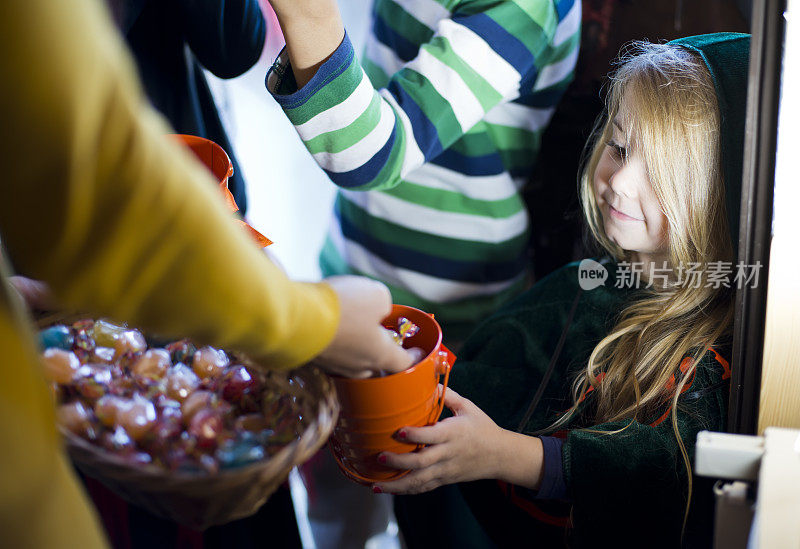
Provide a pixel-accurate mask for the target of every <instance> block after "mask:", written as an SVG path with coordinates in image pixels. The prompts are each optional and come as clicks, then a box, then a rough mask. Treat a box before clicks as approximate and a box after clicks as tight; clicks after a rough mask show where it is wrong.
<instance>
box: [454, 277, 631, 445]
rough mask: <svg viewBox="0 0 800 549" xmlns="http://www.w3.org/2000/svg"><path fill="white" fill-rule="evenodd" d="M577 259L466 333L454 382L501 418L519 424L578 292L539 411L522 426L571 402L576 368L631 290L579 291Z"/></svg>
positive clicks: (540, 422)
mask: <svg viewBox="0 0 800 549" xmlns="http://www.w3.org/2000/svg"><path fill="white" fill-rule="evenodd" d="M579 292H580V288H579V286H578V266H577V263H571V264H569V265H566V266H565V267H562V268H561V269H559V270H557V271H555V272H553V273H552V274H551V275H549V276H547V277H545V278H543V279H542V280H541V281H539V282H538V283H537V284H536V285H535V286H534V287H533V288H531V289H530V290H528V291H527V292H526V293H524V294H523V295H521V296H520V297H518V298H517V299H516V300H514V301H512V302H510V303H509V304H508V305H506V306H505V307H503V308H502V309H500V310H499V311H498V312H497V313H496V314H494V315H493V316H492V317H490V318H489V319H487V320H486V321H485V322H484V323H483V324H481V325H480V326H478V328H477V329H476V330H475V331H474V332H473V333H472V335H471V336H470V337H469V338H468V339H467V341H466V342H465V344H464V347H463V348H462V349H461V351H460V352H459V359H458V361H457V362H456V363H455V366H454V368H453V371H452V373H451V374H450V385H451V387H453V389H455V390H456V391H457V392H459V393H460V394H461V395H462V396H465V397H466V398H468V399H470V400H472V401H473V402H474V403H475V404H476V405H477V406H478V407H480V408H481V409H482V410H483V411H484V412H486V413H487V414H488V415H489V416H490V417H491V418H492V419H493V420H494V421H495V422H496V423H497V424H498V425H500V426H501V427H503V428H506V429H512V430H516V429H517V427H518V426H519V422H520V420H521V419H522V417H523V416H524V414H525V411H526V409H527V408H528V404H529V402H530V400H531V398H532V396H533V394H534V393H535V392H536V390H537V388H538V387H539V385H540V384H541V382H542V377H543V375H544V373H545V371H546V370H547V366H548V364H549V363H550V360H551V358H552V356H553V352H554V350H555V348H556V346H557V343H558V339H559V337H560V336H561V333H562V331H563V329H564V326H565V323H566V320H567V317H568V316H569V311H570V309H571V307H572V305H573V302H574V300H575V298H576V297H577V298H578V305H577V307H578V308H577V309H576V312H575V315H574V318H573V320H572V323H571V325H570V328H569V331H568V332H567V337H566V340H565V344H564V347H563V350H562V352H561V354H560V355H559V357H558V360H557V362H556V367H555V369H554V371H553V375H552V377H551V378H550V381H549V383H548V384H547V387H546V389H545V392H544V396H543V398H542V401H541V403H540V405H539V406H538V407H537V410H536V413H535V414H534V415H533V417H532V418H531V420H530V421H529V422H528V424H527V425H526V426H525V428H524V429H523V431H526V432H527V431H533V430H536V429H541V428H544V427H546V426H547V425H549V424H550V423H551V422H552V421H553V419H554V418H555V417H557V415H558V414H559V413H560V412H562V411H564V410H565V409H567V408H569V406H570V404H571V399H570V394H569V393H570V391H569V387H570V384H571V381H572V377H573V374H574V372H575V371H576V369H579V368H581V367H582V366H583V365H585V364H586V360H587V359H588V357H589V354H590V353H591V350H592V349H593V348H594V346H595V345H596V344H597V342H598V341H600V339H601V338H602V337H603V336H605V335H606V334H607V333H608V331H609V329H610V328H611V326H612V325H613V322H614V320H615V317H616V314H617V312H618V311H619V310H620V307H621V304H622V303H623V302H624V300H625V299H626V295H627V293H626V291H624V290H619V289H616V288H606V287H599V288H596V289H594V290H590V291H586V292H582V293H580V295H579Z"/></svg>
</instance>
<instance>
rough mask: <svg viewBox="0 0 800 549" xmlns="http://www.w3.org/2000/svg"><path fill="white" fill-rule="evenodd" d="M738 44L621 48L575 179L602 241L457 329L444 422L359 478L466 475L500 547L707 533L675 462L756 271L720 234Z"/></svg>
mask: <svg viewBox="0 0 800 549" xmlns="http://www.w3.org/2000/svg"><path fill="white" fill-rule="evenodd" d="M748 52H749V36H748V35H742V34H734V33H717V34H711V35H702V36H695V37H690V38H685V39H681V40H677V41H673V42H670V43H667V44H650V43H637V44H634V45H633V46H632V47H631V48H630V50H629V52H628V53H627V54H626V55H625V57H624V58H623V59H622V61H621V64H620V66H619V68H618V69H617V71H616V72H615V75H614V76H613V78H612V82H611V85H610V91H609V94H608V97H607V113H606V116H605V119H604V122H603V124H602V125H601V127H600V129H599V131H598V132H596V135H595V138H594V141H593V142H592V143H590V151H591V153H590V155H589V158H588V161H587V163H586V166H585V169H584V172H583V177H582V180H581V189H580V194H581V199H582V204H583V210H584V215H585V218H586V222H587V225H588V228H589V231H590V233H591V235H592V237H593V238H594V240H595V241H596V242H597V244H598V245H599V247H600V249H601V250H602V252H603V253H602V254H601V255H600V256H598V257H597V258H594V259H593V260H584V261H583V262H581V263H573V264H570V265H567V266H565V267H563V268H562V269H560V270H558V271H556V272H554V273H553V274H551V275H550V276H548V277H546V278H545V279H543V280H541V281H540V282H539V283H538V284H537V285H535V286H534V287H533V288H532V289H531V290H530V291H528V292H527V293H526V294H525V295H523V296H522V297H520V298H519V299H517V300H516V301H514V302H513V303H511V304H510V305H508V306H506V307H505V308H503V309H501V310H500V311H499V312H498V313H496V314H495V315H494V316H492V317H491V318H489V319H488V320H487V321H485V322H484V323H483V324H482V325H481V326H480V327H479V328H478V329H477V330H476V331H475V332H474V333H473V335H472V336H471V337H470V338H469V340H468V341H467V343H466V344H465V346H464V349H463V351H462V353H461V358H460V360H459V361H458V362H457V363H456V366H455V368H454V369H453V373H452V376H451V384H452V387H454V388H455V389H456V390H457V391H458V393H456V391H453V390H448V392H447V396H446V399H445V403H446V405H447V406H448V407H449V408H450V410H452V412H453V417H449V418H447V419H444V420H442V421H440V422H439V423H437V424H436V425H434V426H431V427H423V428H412V427H408V428H404V429H402V430H401V431H400V432H398V433H397V436H398V437H399V438H400V439H401V440H406V441H408V442H413V443H421V444H427V445H429V446H427V447H425V448H424V449H422V450H421V451H418V452H415V453H411V454H402V455H395V454H389V453H384V454H380V455H379V456H378V457H377V459H378V460H379V461H380V462H382V463H386V464H388V465H390V466H393V467H396V468H398V469H412V471H411V472H410V473H409V474H408V475H406V476H404V477H403V478H401V479H400V480H396V481H393V482H389V483H382V484H377V485H375V486H374V487H373V489H374V490H375V491H382V492H391V493H397V494H406V493H418V492H425V491H428V490H431V489H433V488H436V487H438V486H441V485H446V484H452V483H464V484H461V486H460V487H461V489H462V492H464V493H465V495H466V496H467V501H468V503H469V504H470V507H471V509H472V511H473V513H474V514H475V515H476V517H477V518H478V520H479V521H480V522H481V524H482V525H483V526H484V528H485V530H486V532H487V533H488V534H489V535H490V537H491V538H492V539H493V540H494V541H495V542H496V543H498V544H500V545H501V546H507V545H513V544H515V543H519V541H521V540H534V539H536V540H538V543H540V544H541V546H551V545H563V544H564V542H565V540H566V539H568V540H569V542H570V544H571V545H575V546H583V545H592V546H604V544H605V543H612V542H614V543H616V544H618V545H620V546H628V545H629V544H630V545H637V546H643V547H652V546H661V545H664V546H675V545H678V544H679V543H681V540H683V542H684V543H685V544H688V545H692V544H695V543H697V544H699V545H703V544H709V543H710V538H709V536H710V532H711V525H712V520H711V517H710V516H709V512H710V502H709V497H710V493H711V491H710V489H709V488H708V487H706V486H703V487H702V489H701V488H700V487H698V486H696V484H697V482H698V481H697V480H694V481H693V478H692V474H691V463H692V458H693V451H694V441H695V438H696V434H697V432H698V431H700V430H702V429H712V430H724V428H725V417H726V406H727V394H728V387H727V385H728V380H729V377H730V369H729V366H728V360H727V358H728V355H729V351H728V342H729V338H730V332H731V326H732V317H733V299H734V290H735V286H737V285H741V284H742V283H754V280H753V276H752V275H753V273H752V272H748V271H747V266H737V264H736V263H735V261H734V252H733V250H734V247H733V245H732V235H738V214H739V206H738V205H739V196H740V188H741V155H742V153H741V150H742V141H743V118H744V106H745V99H744V98H745V90H746V87H747V86H746V76H747V61H748V55H749V53H748ZM734 241H735V240H734ZM588 273H593V274H588ZM603 273H605V274H603ZM604 277H606V278H604ZM459 393H460V394H459ZM461 395H464V396H461ZM481 479H490V480H484V481H482V482H469V483H467V482H468V481H478V480H481ZM498 481H499V482H498ZM407 501H408V500H407ZM411 501H413V500H411ZM406 507H407V506H406ZM402 520H404V519H403V517H402V516H401V521H402ZM406 526H411V527H413V524H411V525H409V524H407V525H406ZM565 534H566V535H568V537H567V538H565Z"/></svg>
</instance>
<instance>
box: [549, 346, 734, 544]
mask: <svg viewBox="0 0 800 549" xmlns="http://www.w3.org/2000/svg"><path fill="white" fill-rule="evenodd" d="M726 371H727V370H726V369H725V368H724V367H723V366H722V363H721V362H719V361H718V360H717V359H716V355H715V354H714V353H713V352H712V351H709V352H707V353H706V354H705V355H704V356H703V357H702V359H701V362H700V364H699V365H698V367H697V372H696V374H695V378H694V380H693V381H692V385H691V387H690V388H689V389H688V390H687V391H686V392H685V393H684V394H683V395H682V396H681V398H680V399H679V407H678V416H677V420H678V429H679V432H680V435H681V438H682V440H683V443H684V445H685V447H686V451H687V453H688V455H689V461H690V463H692V462H693V460H694V447H695V440H696V438H697V433H698V432H699V431H701V430H703V429H709V430H714V431H720V430H723V429H724V427H725V424H724V418H725V414H726V408H727V402H726V398H727V391H728V385H727V383H726V382H725V380H724V379H723V378H727V376H728V374H726ZM668 410H669V409H668V408H667V407H666V406H665V407H664V409H663V410H662V411H661V412H660V413H661V414H666V413H667V412H668ZM649 420H650V421H652V423H650V424H648V423H640V422H637V421H630V420H626V421H619V422H613V423H604V424H601V425H597V426H594V427H592V431H605V433H598V432H592V431H588V430H578V429H576V430H573V431H571V432H570V433H569V435H568V437H567V440H566V442H565V443H564V446H563V448H562V458H563V468H564V479H565V482H566V485H567V491H568V493H569V495H570V497H571V499H572V501H573V515H572V516H573V521H574V526H575V535H576V539H575V542H576V544H577V545H578V546H584V545H585V544H596V543H600V544H601V545H602V542H603V540H605V541H608V542H611V541H614V542H615V543H616V544H619V543H622V542H623V541H625V540H628V541H630V542H631V543H634V542H637V540H638V543H641V546H642V547H654V546H657V547H661V546H669V547H677V546H678V545H679V543H680V534H681V526H682V521H683V515H684V511H685V508H686V501H687V494H688V482H687V471H686V467H685V465H684V461H683V458H682V455H681V452H680V448H679V445H678V442H677V440H676V438H675V433H674V431H673V427H672V420H671V415H668V416H667V417H664V415H660V416H658V417H656V418H649ZM619 429H622V431H621V432H619V433H613V434H612V433H610V432H611V431H616V430H619ZM709 496H710V489H708V487H704V489H703V490H700V489H699V488H697V487H695V490H694V497H693V506H692V507H693V510H692V517H691V519H692V522H691V523H690V524H689V525H688V527H687V532H688V534H689V537H690V538H693V539H694V538H696V537H697V536H698V535H701V534H703V533H710V531H711V528H710V526H711V524H710V522H709V521H710V520H711V517H710V516H709V511H710V508H709V507H708V505H707V504H708V501H707V500H708V498H709ZM704 521H705V522H706V524H702V522H704ZM623 545H625V544H624V543H623Z"/></svg>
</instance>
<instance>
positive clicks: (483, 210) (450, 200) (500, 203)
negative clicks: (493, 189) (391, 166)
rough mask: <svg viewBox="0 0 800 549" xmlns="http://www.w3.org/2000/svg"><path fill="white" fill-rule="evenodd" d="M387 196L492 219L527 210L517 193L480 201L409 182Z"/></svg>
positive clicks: (442, 209)
mask: <svg viewBox="0 0 800 549" xmlns="http://www.w3.org/2000/svg"><path fill="white" fill-rule="evenodd" d="M386 194H390V195H392V196H394V197H396V198H400V199H402V200H405V201H406V202H412V203H414V204H419V205H421V206H425V207H428V208H434V209H436V210H440V211H443V212H450V213H458V214H467V215H475V216H480V217H489V218H492V219H506V218H508V217H511V216H512V215H514V214H517V213H519V212H520V211H521V210H523V209H525V205H524V204H523V203H522V200H521V199H520V197H519V195H517V194H516V193H514V194H513V195H511V196H509V197H508V198H503V199H501V200H479V199H477V198H470V197H468V196H465V195H463V194H461V193H460V192H454V191H449V190H446V189H433V188H431V187H426V186H423V185H418V184H416V183H410V182H408V181H405V182H403V184H402V185H398V186H397V187H395V188H393V189H391V190H388V191H386Z"/></svg>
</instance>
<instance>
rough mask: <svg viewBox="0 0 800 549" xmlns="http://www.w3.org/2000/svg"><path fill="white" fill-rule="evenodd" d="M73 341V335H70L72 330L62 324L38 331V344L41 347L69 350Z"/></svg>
mask: <svg viewBox="0 0 800 549" xmlns="http://www.w3.org/2000/svg"><path fill="white" fill-rule="evenodd" d="M73 343H75V336H74V335H72V330H70V329H69V328H67V327H66V326H64V325H62V324H59V325H57V326H51V327H49V328H47V329H46V330H42V331H41V332H39V344H40V345H41V347H42V349H51V348H56V349H62V350H64V351H70V350H72V344H73Z"/></svg>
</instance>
